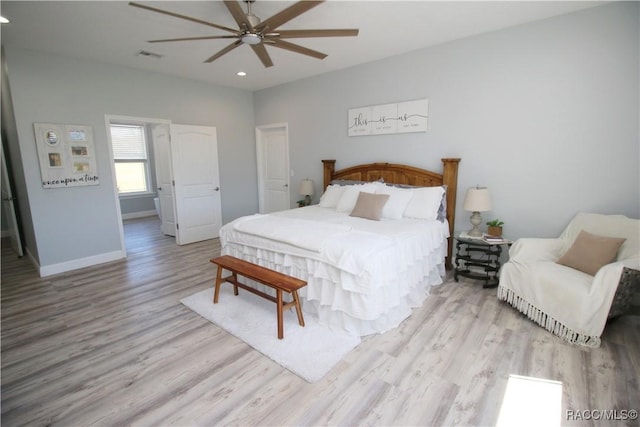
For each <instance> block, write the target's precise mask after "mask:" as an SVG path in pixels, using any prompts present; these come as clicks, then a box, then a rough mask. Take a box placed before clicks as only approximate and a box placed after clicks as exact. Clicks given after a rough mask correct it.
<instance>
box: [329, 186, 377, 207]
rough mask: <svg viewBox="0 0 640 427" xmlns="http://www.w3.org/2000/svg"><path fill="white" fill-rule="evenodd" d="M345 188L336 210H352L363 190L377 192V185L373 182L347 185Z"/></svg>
mask: <svg viewBox="0 0 640 427" xmlns="http://www.w3.org/2000/svg"><path fill="white" fill-rule="evenodd" d="M343 188H344V191H343V192H342V196H340V200H339V201H338V205H337V206H336V211H338V212H351V211H352V210H353V208H354V206H355V205H356V201H358V195H359V194H360V192H361V191H362V192H365V193H374V194H375V192H376V186H375V185H373V184H360V185H345V186H343Z"/></svg>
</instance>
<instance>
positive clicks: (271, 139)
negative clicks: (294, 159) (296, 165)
mask: <svg viewBox="0 0 640 427" xmlns="http://www.w3.org/2000/svg"><path fill="white" fill-rule="evenodd" d="M256 154H257V160H258V210H259V212H260V213H269V212H276V211H282V210H286V209H290V208H291V206H290V205H291V203H290V193H289V175H290V171H289V130H288V125H287V124H286V123H281V124H272V125H265V126H258V127H257V128H256Z"/></svg>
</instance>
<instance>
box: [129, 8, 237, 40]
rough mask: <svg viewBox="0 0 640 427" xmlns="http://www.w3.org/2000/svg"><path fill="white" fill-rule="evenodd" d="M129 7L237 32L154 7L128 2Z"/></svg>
mask: <svg viewBox="0 0 640 427" xmlns="http://www.w3.org/2000/svg"><path fill="white" fill-rule="evenodd" d="M129 5H130V6H134V7H139V8H140V9H146V10H150V11H152V12H157V13H162V14H164V15H169V16H173V17H174V18H180V19H184V20H187V21H191V22H195V23H197V24H202V25H207V26H209V27H213V28H217V29H219V30H224V31H229V32H231V33H237V32H238V30H237V29H233V28H228V27H224V26H222V25H218V24H214V23H213V22H207V21H203V20H201V19H198V18H192V17H190V16H186V15H180V14H179V13H174V12H170V11H168V10H162V9H157V8H155V7H151V6H147V5H144V4H141V3H136V2H133V1H131V2H129Z"/></svg>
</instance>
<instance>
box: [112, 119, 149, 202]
mask: <svg viewBox="0 0 640 427" xmlns="http://www.w3.org/2000/svg"><path fill="white" fill-rule="evenodd" d="M111 143H112V144H113V160H114V162H115V169H116V182H117V185H118V193H119V194H121V195H127V194H129V195H130V194H136V193H146V192H149V191H150V190H149V185H150V179H149V157H148V150H147V138H146V136H145V129H144V126H142V125H113V124H112V125H111Z"/></svg>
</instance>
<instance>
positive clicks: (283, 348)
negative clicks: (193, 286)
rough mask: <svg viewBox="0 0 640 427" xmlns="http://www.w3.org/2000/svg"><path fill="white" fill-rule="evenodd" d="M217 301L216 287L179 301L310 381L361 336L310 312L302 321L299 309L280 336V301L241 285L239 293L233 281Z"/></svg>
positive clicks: (289, 317)
mask: <svg viewBox="0 0 640 427" xmlns="http://www.w3.org/2000/svg"><path fill="white" fill-rule="evenodd" d="M287 297H288V296H285V300H288V298H287ZM212 301H213V288H211V289H207V290H204V291H201V292H198V293H196V294H193V295H190V296H188V297H186V298H184V299H182V300H181V301H180V302H181V303H183V304H184V305H186V306H187V307H189V308H190V309H191V310H193V311H195V312H196V313H198V314H199V315H200V316H202V317H204V318H205V319H207V320H209V321H210V322H212V323H215V324H216V325H218V326H219V327H221V328H222V329H224V330H225V331H227V332H229V333H230V334H232V335H234V336H236V337H238V338H240V339H241V340H243V341H244V342H246V343H247V344H249V345H250V346H251V347H253V348H255V349H256V350H258V351H259V352H260V353H262V354H264V355H265V356H267V357H268V358H270V359H272V360H273V361H275V362H276V363H278V364H280V365H282V366H284V367H285V368H287V369H288V370H290V371H291V372H293V373H294V374H296V375H298V376H299V377H301V378H303V379H305V380H306V381H308V382H311V383H312V382H315V381H318V380H319V379H321V378H322V377H323V376H324V375H325V374H326V373H327V372H329V371H330V370H331V368H333V366H335V365H336V364H337V363H338V362H339V361H340V360H341V359H342V358H343V357H344V356H345V355H346V354H347V353H349V352H350V351H351V350H353V349H354V348H355V347H356V346H357V345H358V344H360V338H359V337H357V336H352V335H348V334H346V333H345V334H340V333H336V332H334V331H332V330H330V329H329V328H327V327H325V326H321V325H319V324H318V323H317V321H316V320H315V319H314V318H312V317H311V315H308V314H306V313H304V322H305V326H304V327H302V326H300V325H299V324H298V317H297V316H296V312H295V309H291V310H287V311H285V313H284V339H282V340H279V339H278V327H277V323H278V322H277V315H276V305H275V303H272V302H271V301H267V300H265V299H264V298H260V297H259V296H257V295H253V294H250V293H249V292H247V291H243V290H242V289H240V295H238V296H234V295H233V287H232V286H230V285H228V284H227V285H223V286H222V287H221V289H220V297H219V299H218V304H213V302H212Z"/></svg>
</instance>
